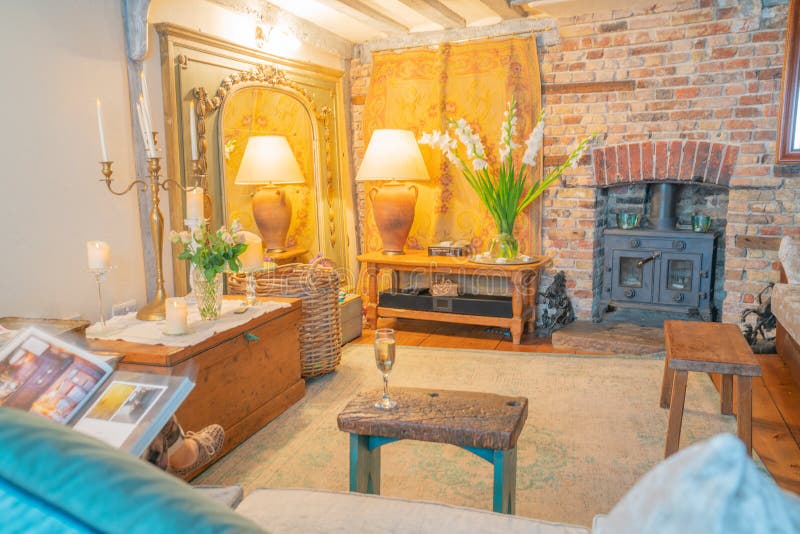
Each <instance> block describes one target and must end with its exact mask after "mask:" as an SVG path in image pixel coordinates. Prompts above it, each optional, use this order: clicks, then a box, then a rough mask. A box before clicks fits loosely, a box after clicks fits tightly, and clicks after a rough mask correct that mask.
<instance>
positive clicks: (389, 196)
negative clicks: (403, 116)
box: [356, 130, 429, 254]
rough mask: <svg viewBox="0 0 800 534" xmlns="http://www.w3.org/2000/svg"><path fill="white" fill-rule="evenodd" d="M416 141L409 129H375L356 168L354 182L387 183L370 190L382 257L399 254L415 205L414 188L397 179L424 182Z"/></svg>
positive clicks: (415, 191) (423, 166) (427, 177)
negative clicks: (385, 181) (381, 244)
mask: <svg viewBox="0 0 800 534" xmlns="http://www.w3.org/2000/svg"><path fill="white" fill-rule="evenodd" d="M428 179H429V176H428V169H427V167H425V162H424V161H423V159H422V153H421V152H420V150H419V145H418V144H417V139H416V138H415V137H414V134H413V133H412V132H411V131H409V130H375V131H374V132H372V137H371V138H370V140H369V145H368V146H367V151H366V153H365V154H364V159H363V161H362V162H361V168H359V169H358V174H357V175H356V180H357V181H360V182H363V181H368V180H391V181H390V182H389V183H387V184H384V185H383V187H381V188H376V187H373V188H371V189H370V190H369V192H368V195H369V198H370V200H371V201H372V215H373V217H374V218H375V226H377V228H378V233H379V234H380V236H381V240H382V241H383V253H384V254H403V247H404V246H405V243H406V239H408V234H409V232H410V231H411V225H412V224H413V223H414V209H415V208H416V204H417V193H418V191H417V188H416V187H415V186H413V185H408V186H407V185H404V184H401V183H400V182H399V181H398V180H428Z"/></svg>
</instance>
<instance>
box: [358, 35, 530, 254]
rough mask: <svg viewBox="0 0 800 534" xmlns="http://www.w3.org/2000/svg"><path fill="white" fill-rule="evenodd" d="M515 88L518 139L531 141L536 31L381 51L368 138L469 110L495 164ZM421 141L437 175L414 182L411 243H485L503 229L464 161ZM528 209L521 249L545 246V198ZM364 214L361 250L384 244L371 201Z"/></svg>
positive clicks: (440, 124)
mask: <svg viewBox="0 0 800 534" xmlns="http://www.w3.org/2000/svg"><path fill="white" fill-rule="evenodd" d="M512 95H513V96H514V97H515V98H516V101H517V109H518V113H519V122H518V125H517V139H515V141H516V142H517V144H520V145H522V147H523V149H524V141H525V138H527V136H528V134H529V133H530V131H531V129H532V128H533V126H535V120H536V118H537V117H538V116H539V110H540V109H541V81H540V78H539V63H538V58H537V55H536V41H535V39H534V38H533V37H526V38H516V37H515V38H508V39H502V40H490V41H479V42H468V43H458V44H456V43H447V44H442V45H440V46H439V47H438V48H437V49H435V50H434V49H414V50H405V51H402V52H392V51H387V52H380V53H375V54H373V70H372V76H371V78H370V85H369V90H368V93H367V99H366V103H365V108H364V141H365V143H366V142H368V141H369V138H370V136H371V134H372V131H373V130H375V129H378V128H405V129H409V130H412V131H413V132H414V133H415V135H416V136H417V138H419V136H420V135H421V134H422V132H424V131H431V130H443V129H444V128H445V127H446V126H447V120H448V119H459V118H462V117H463V118H465V119H466V120H467V121H468V122H469V123H470V124H471V125H472V126H473V127H474V129H475V131H476V132H477V133H478V134H479V135H480V136H481V140H482V141H483V144H484V146H485V147H486V152H487V155H488V160H489V164H490V165H491V166H492V167H493V168H496V166H497V163H498V158H499V156H498V153H497V149H498V143H499V140H500V126H501V123H502V120H503V112H504V111H505V108H506V103H507V102H508V101H509V100H510V99H511V96H512ZM420 149H421V150H422V156H423V158H424V159H425V162H426V164H427V166H428V172H429V173H430V176H431V181H430V182H415V183H414V185H416V186H417V187H419V199H418V201H417V208H416V216H415V218H414V225H413V226H412V228H411V233H410V235H409V238H408V242H407V245H406V246H407V248H409V249H425V248H426V247H427V246H428V245H429V244H431V243H438V242H440V241H444V240H452V239H467V240H469V241H470V242H471V243H472V245H473V247H474V249H475V250H476V251H483V250H485V249H486V248H487V246H488V243H489V240H490V239H491V238H492V236H493V235H494V234H495V233H496V228H495V224H494V221H493V220H492V218H491V216H490V215H489V213H488V211H487V210H486V209H485V208H484V207H483V204H481V202H480V200H479V199H478V196H477V194H476V193H475V192H474V191H473V190H472V188H470V186H469V184H468V183H467V182H466V180H465V179H464V177H463V175H462V174H461V171H460V170H459V169H458V168H456V167H454V166H452V165H450V163H449V162H448V161H447V159H446V158H444V157H442V156H441V154H440V153H439V152H438V151H437V150H433V149H431V148H430V147H427V146H420ZM523 149H518V150H517V151H515V156H516V157H517V158H521V157H522V152H523ZM517 152H518V153H517ZM516 163H517V164H519V163H520V162H519V161H516ZM531 173H532V176H531V179H532V180H540V179H541V177H542V165H541V162H540V164H539V165H538V166H537V167H536V168H535V169H533V170H532V171H531ZM526 212H527V216H520V217H519V218H518V219H517V223H516V228H515V232H514V233H515V235H516V236H517V238H518V239H519V241H520V252H521V253H525V254H538V253H539V252H540V232H541V230H540V228H541V215H540V213H541V212H540V209H539V203H538V201H537V202H534V203H533V204H532V205H531V206H530V207H529V208H528V209H527V210H526ZM362 220H363V224H362V236H361V237H362V250H363V251H365V252H369V251H373V250H379V249H380V248H381V238H380V235H379V234H378V231H377V228H376V227H375V221H374V219H373V217H372V205H371V204H370V202H366V213H365V214H364V217H363V219H362Z"/></svg>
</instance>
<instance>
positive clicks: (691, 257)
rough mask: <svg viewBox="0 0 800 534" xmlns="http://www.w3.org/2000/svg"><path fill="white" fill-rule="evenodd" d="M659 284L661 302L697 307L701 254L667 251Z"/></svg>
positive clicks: (662, 259) (662, 262) (662, 261)
mask: <svg viewBox="0 0 800 534" xmlns="http://www.w3.org/2000/svg"><path fill="white" fill-rule="evenodd" d="M659 286H660V287H659V291H658V302H660V303H661V304H671V305H673V306H675V305H677V306H688V307H696V306H697V305H698V304H699V303H700V254H673V253H670V252H665V253H664V254H663V256H662V258H661V279H660V282H659Z"/></svg>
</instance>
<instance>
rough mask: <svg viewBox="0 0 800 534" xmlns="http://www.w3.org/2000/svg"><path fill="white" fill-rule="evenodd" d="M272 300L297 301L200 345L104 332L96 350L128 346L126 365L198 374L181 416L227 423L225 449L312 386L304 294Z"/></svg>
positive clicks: (193, 422) (200, 422) (190, 424)
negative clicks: (303, 333) (303, 326)
mask: <svg viewBox="0 0 800 534" xmlns="http://www.w3.org/2000/svg"><path fill="white" fill-rule="evenodd" d="M262 300H266V299H262ZM269 300H280V301H284V302H288V303H290V304H291V306H290V307H288V308H281V309H278V310H275V311H273V312H270V313H266V314H264V315H262V316H260V317H256V318H255V319H253V320H251V321H249V322H247V323H245V324H243V325H240V326H238V327H236V328H231V329H230V330H226V331H225V332H221V333H219V334H216V335H214V336H213V337H211V338H209V339H207V340H205V341H203V342H202V343H199V344H197V345H194V346H190V347H169V346H164V345H144V344H140V343H130V342H125V341H106V340H98V339H92V340H90V345H91V348H92V349H95V350H106V351H115V352H120V353H122V354H123V359H122V362H121V363H120V365H119V367H120V368H122V369H129V370H134V371H147V372H155V373H170V374H189V375H195V376H196V378H195V387H194V389H193V390H192V392H191V393H190V394H189V396H188V397H187V398H186V400H185V401H184V403H183V404H182V405H181V407H180V408H179V409H178V412H177V417H178V420H179V421H180V423H181V426H182V427H183V428H184V429H185V430H199V429H201V428H203V427H205V426H207V425H210V424H212V423H217V424H219V425H222V427H223V428H224V429H225V445H224V447H223V454H225V453H227V452H228V451H230V450H231V449H233V448H234V447H236V446H237V445H239V444H240V443H241V442H243V441H244V440H246V439H247V438H248V437H250V436H251V435H253V434H254V433H255V432H257V431H258V430H259V429H261V428H262V427H263V426H264V425H266V424H267V423H268V422H269V421H271V420H273V419H274V418H275V417H277V416H278V415H280V414H281V413H282V412H283V411H284V410H286V409H287V408H288V407H289V406H291V405H292V404H294V403H295V402H297V401H298V400H299V399H301V398H302V397H303V395H304V394H305V382H304V381H303V380H302V379H301V378H300V343H299V334H298V325H299V323H300V320H301V309H300V300H298V299H290V298H286V299H283V298H270V299H269ZM220 456H221V455H220ZM218 458H219V457H218ZM196 474H197V473H192V474H191V475H190V476H189V477H187V478H191V477H192V476H194V475H196Z"/></svg>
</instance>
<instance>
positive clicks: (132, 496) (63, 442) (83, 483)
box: [0, 408, 263, 534]
mask: <svg viewBox="0 0 800 534" xmlns="http://www.w3.org/2000/svg"><path fill="white" fill-rule="evenodd" d="M0 517H2V518H3V519H2V529H3V531H4V532H26V533H27V532H120V533H123V532H124V533H135V532H142V533H148V534H152V533H155V532H180V531H184V530H185V531H191V532H193V533H198V532H209V533H211V532H214V533H216V532H237V533H239V532H263V531H262V530H261V529H260V528H259V527H258V526H257V525H255V524H254V523H252V522H251V521H249V520H247V519H246V518H244V517H242V516H240V515H238V514H236V513H235V512H233V511H232V510H230V509H228V508H226V507H225V506H224V505H222V504H220V503H217V502H214V501H213V500H211V499H207V498H205V497H203V496H202V495H199V494H197V493H196V492H194V491H193V490H192V488H191V486H189V485H187V484H185V483H183V482H182V481H180V480H178V479H175V478H174V477H172V476H170V475H168V474H166V473H164V472H163V471H161V470H159V469H158V468H156V467H154V466H152V465H150V464H148V463H146V462H143V461H142V460H140V459H138V458H136V457H134V456H131V455H130V454H127V453H124V452H122V451H119V450H117V449H114V448H112V447H109V446H108V445H106V444H104V443H102V442H100V441H98V440H95V439H94V438H91V437H89V436H85V435H83V434H81V433H79V432H76V431H74V430H72V429H70V428H67V427H64V426H60V425H57V424H55V423H53V422H51V421H49V420H47V419H45V418H43V417H40V416H36V415H31V414H29V413H27V412H23V411H20V410H13V409H8V408H0Z"/></svg>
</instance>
